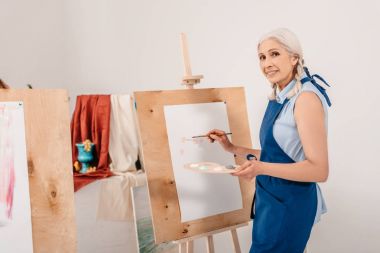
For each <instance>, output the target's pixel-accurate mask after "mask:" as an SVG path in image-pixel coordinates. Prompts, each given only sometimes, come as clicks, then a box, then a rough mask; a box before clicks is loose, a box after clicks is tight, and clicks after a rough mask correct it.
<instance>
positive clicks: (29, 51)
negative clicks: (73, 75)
mask: <svg viewBox="0 0 380 253" xmlns="http://www.w3.org/2000/svg"><path fill="white" fill-rule="evenodd" d="M63 6H64V1H57V0H34V1H27V0H24V1H23V0H0V78H1V79H3V80H4V81H6V82H7V83H8V84H9V85H11V86H12V87H20V88H21V87H26V86H25V85H26V84H28V83H30V84H32V85H33V86H35V87H51V88H56V87H65V84H66V79H65V78H64V77H65V76H66V75H65V67H66V60H65V44H66V42H65V35H64V33H63V31H64V21H65V19H64V11H63V10H64V8H63Z"/></svg>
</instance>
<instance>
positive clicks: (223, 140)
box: [207, 129, 234, 153]
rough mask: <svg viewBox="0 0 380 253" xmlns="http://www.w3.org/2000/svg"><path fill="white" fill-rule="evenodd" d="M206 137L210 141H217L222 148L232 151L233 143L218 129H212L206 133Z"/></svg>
mask: <svg viewBox="0 0 380 253" xmlns="http://www.w3.org/2000/svg"><path fill="white" fill-rule="evenodd" d="M207 136H208V139H209V141H210V142H211V143H213V142H214V141H217V142H218V143H219V144H220V145H221V146H222V147H223V149H224V150H226V151H227V152H231V153H232V152H233V148H234V145H233V144H232V143H231V142H230V140H229V139H228V137H227V135H226V133H225V132H224V131H222V130H219V129H213V130H211V131H209V132H208V133H207Z"/></svg>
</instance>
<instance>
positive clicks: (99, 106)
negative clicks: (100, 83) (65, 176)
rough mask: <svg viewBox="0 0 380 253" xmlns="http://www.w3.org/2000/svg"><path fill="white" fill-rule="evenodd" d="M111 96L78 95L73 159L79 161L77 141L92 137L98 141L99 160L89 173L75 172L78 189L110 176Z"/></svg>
mask: <svg viewBox="0 0 380 253" xmlns="http://www.w3.org/2000/svg"><path fill="white" fill-rule="evenodd" d="M110 112H111V102H110V95H82V96H78V97H77V101H76V106H75V110H74V114H73V118H72V121H71V140H72V158H73V162H75V161H77V157H78V150H77V148H76V146H75V144H76V143H82V142H83V141H85V140H86V139H89V140H90V141H92V142H93V143H94V144H95V149H94V150H95V154H94V156H95V159H94V161H93V162H92V163H93V164H94V165H95V166H96V171H95V172H91V173H86V174H80V173H77V172H74V191H77V190H79V189H80V188H82V187H83V186H85V185H87V184H89V183H91V182H93V181H94V180H97V179H100V178H105V177H109V176H111V175H112V172H111V170H110V167H109V163H110V161H109V157H108V147H109V134H110Z"/></svg>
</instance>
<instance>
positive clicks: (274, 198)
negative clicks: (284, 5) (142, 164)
mask: <svg viewBox="0 0 380 253" xmlns="http://www.w3.org/2000/svg"><path fill="white" fill-rule="evenodd" d="M257 49H258V58H259V61H260V68H261V71H262V72H263V74H264V75H265V77H266V78H267V79H268V81H269V82H270V84H271V87H272V88H273V89H272V93H271V95H270V97H269V103H268V106H267V109H266V112H265V115H264V119H263V121H262V124H261V129H260V144H261V150H259V149H248V148H245V147H239V146H236V145H234V144H232V143H231V142H230V141H229V139H228V138H227V137H226V135H224V132H223V131H221V130H218V129H214V130H212V131H210V132H209V133H208V137H209V139H210V141H211V142H214V141H217V142H218V143H220V144H221V146H222V147H223V148H224V149H225V150H227V151H229V152H231V153H234V154H236V155H244V156H247V155H249V154H250V157H257V158H258V160H256V159H253V160H249V161H247V162H245V163H244V164H243V165H242V166H240V167H239V168H238V169H237V171H236V172H235V173H233V175H234V176H239V177H242V178H245V179H248V180H252V179H254V178H256V192H255V196H254V200H253V203H252V213H251V218H253V219H254V222H253V231H252V245H251V249H250V252H251V253H301V252H303V251H304V250H305V247H306V244H307V241H308V239H309V237H310V233H311V229H312V227H313V224H314V223H316V222H317V221H318V220H319V219H320V215H321V214H322V213H324V212H326V207H325V204H324V200H323V197H322V193H321V190H320V188H319V186H318V185H317V182H325V181H326V180H327V178H328V174H329V164H328V151H327V109H328V107H329V106H330V105H331V103H330V100H329V97H328V96H327V94H326V92H325V89H324V88H323V87H321V86H320V85H319V84H318V83H317V82H316V80H315V79H316V78H318V79H319V80H321V81H323V82H324V83H325V84H326V85H327V83H326V82H325V81H324V80H323V79H322V78H321V77H320V76H318V75H313V76H311V75H310V74H309V71H308V69H307V68H306V67H304V59H303V52H302V48H301V45H300V43H299V41H298V39H297V37H296V35H295V34H294V33H292V32H291V31H289V30H288V29H284V28H281V29H277V30H274V31H272V32H270V33H268V34H266V35H264V36H263V37H262V38H261V40H260V41H259V43H258V47H257ZM252 155H253V156H252ZM248 157H249V156H248Z"/></svg>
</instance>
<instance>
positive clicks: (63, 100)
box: [0, 89, 76, 253]
mask: <svg viewBox="0 0 380 253" xmlns="http://www.w3.org/2000/svg"><path fill="white" fill-rule="evenodd" d="M18 101H22V104H23V111H24V121H23V122H24V124H25V138H24V141H25V144H26V145H25V147H22V146H21V147H20V150H18V151H17V152H21V151H22V150H24V151H23V152H24V158H23V159H20V161H19V162H22V163H23V165H22V166H24V168H23V169H24V170H25V173H26V177H27V179H28V181H29V196H30V198H26V197H25V198H26V199H23V200H22V201H23V204H24V205H27V204H29V203H28V202H29V200H28V199H30V211H31V212H30V215H29V217H31V223H32V227H31V228H32V238H33V251H34V252H57V253H59V252H76V227H75V212H74V190H73V189H74V188H73V174H72V166H71V164H72V161H71V140H70V115H69V97H68V94H67V91H66V90H62V89H0V102H7V103H8V102H18ZM16 129H17V128H16ZM19 130H20V129H19ZM20 133H22V131H20ZM20 136H22V134H20V135H19V136H18V138H21V137H20ZM15 154H16V153H15ZM25 159H26V160H25ZM15 160H16V159H15ZM17 160H18V159H17ZM25 166H27V167H25ZM15 168H16V166H15ZM20 168H22V167H20ZM21 185H23V186H25V187H26V185H27V184H26V183H22V181H21V179H20V178H19V177H18V176H17V174H15V185H14V187H15V188H14V189H15V193H16V191H17V187H19V186H21ZM16 197H17V195H14V201H15V202H14V203H13V204H14V206H13V208H14V210H13V211H15V212H16V210H17V209H16V208H17V207H16V201H17V200H16ZM17 198H18V197H17ZM13 215H16V213H13ZM52 224H54V225H52ZM1 229H2V228H0V230H1ZM20 233H23V232H20ZM2 238H3V237H2V236H0V252H23V251H3V250H2V248H1V246H2V243H1V240H2ZM10 241H11V242H13V243H18V244H23V243H24V241H21V240H19V239H18V237H15V236H13V237H12V238H11V239H10ZM20 242H21V243H20ZM26 243H28V242H26Z"/></svg>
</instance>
